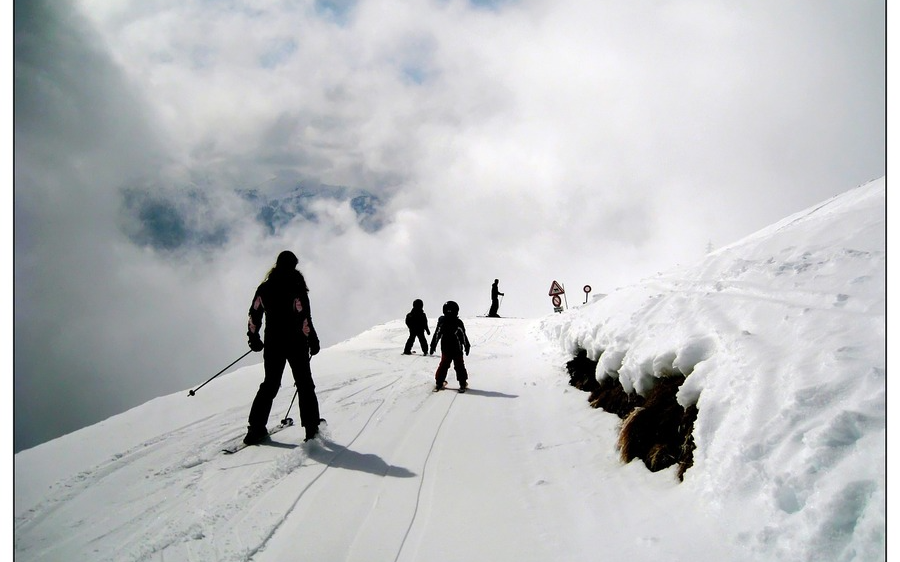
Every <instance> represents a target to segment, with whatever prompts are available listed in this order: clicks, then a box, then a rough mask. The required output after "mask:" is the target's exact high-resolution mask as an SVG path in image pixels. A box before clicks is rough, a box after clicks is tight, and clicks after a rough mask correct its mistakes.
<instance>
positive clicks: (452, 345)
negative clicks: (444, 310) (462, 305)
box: [431, 316, 471, 357]
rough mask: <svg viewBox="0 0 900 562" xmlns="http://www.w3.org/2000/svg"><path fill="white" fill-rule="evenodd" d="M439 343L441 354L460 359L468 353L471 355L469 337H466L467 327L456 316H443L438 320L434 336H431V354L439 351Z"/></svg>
mask: <svg viewBox="0 0 900 562" xmlns="http://www.w3.org/2000/svg"><path fill="white" fill-rule="evenodd" d="M438 341H440V342H441V353H442V354H444V355H450V356H452V357H458V356H460V355H462V354H463V351H465V352H466V355H468V354H469V348H470V347H471V346H470V345H469V336H467V335H466V326H465V324H463V321H462V320H460V319H459V318H458V317H456V316H441V317H440V318H438V321H437V327H436V328H435V329H434V335H433V336H431V353H434V350H435V349H437V343H438Z"/></svg>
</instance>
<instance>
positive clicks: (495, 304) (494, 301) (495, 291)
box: [488, 279, 503, 318]
mask: <svg viewBox="0 0 900 562" xmlns="http://www.w3.org/2000/svg"><path fill="white" fill-rule="evenodd" d="M499 283H500V280H499V279H494V284H493V285H491V310H490V312H488V316H489V317H491V318H500V315H499V314H497V311H498V310H500V300H499V299H498V298H497V297H498V296H500V297H502V296H503V293H501V292H500V289H499V288H498V285H499Z"/></svg>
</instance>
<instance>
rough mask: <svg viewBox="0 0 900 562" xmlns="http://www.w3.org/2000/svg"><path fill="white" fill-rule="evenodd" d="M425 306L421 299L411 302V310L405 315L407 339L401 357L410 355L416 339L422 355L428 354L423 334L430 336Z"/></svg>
mask: <svg viewBox="0 0 900 562" xmlns="http://www.w3.org/2000/svg"><path fill="white" fill-rule="evenodd" d="M424 307H425V304H424V303H423V302H422V299H416V300H414V301H413V307H412V310H410V311H409V312H408V313H407V314H406V327H407V328H409V338H408V339H407V340H406V346H404V348H403V355H412V346H413V343H414V342H415V341H416V339H417V338H418V340H419V345H420V346H422V353H423V354H424V353H428V341H427V340H426V339H425V334H426V333H427V334H428V335H429V336H430V335H431V330H429V329H428V316H426V315H425V308H424Z"/></svg>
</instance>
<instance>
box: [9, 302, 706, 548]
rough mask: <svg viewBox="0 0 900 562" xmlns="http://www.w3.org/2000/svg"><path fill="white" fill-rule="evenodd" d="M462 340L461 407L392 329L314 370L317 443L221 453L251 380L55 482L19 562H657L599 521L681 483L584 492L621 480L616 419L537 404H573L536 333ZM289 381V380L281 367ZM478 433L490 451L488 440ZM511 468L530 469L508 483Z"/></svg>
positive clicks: (402, 332)
mask: <svg viewBox="0 0 900 562" xmlns="http://www.w3.org/2000/svg"><path fill="white" fill-rule="evenodd" d="M466 326H467V329H468V332H469V339H470V341H471V342H472V353H471V355H470V356H469V357H467V358H466V365H467V368H468V370H469V375H470V378H469V383H470V390H469V392H467V393H466V394H463V395H460V394H459V393H457V392H455V391H453V389H454V388H455V387H456V381H455V374H454V371H453V369H452V368H451V370H450V374H449V377H448V378H449V382H450V387H449V389H448V391H446V392H440V393H434V392H432V388H433V385H434V370H435V369H436V367H437V359H436V358H434V357H432V358H426V357H424V356H418V355H413V356H403V355H401V354H400V350H402V346H403V342H404V341H405V338H406V335H407V332H406V329H405V327H404V326H403V325H402V323H401V322H399V321H398V322H394V323H390V324H388V325H385V326H381V327H377V328H376V329H375V331H376V334H375V335H376V337H373V338H372V339H371V341H370V340H368V339H367V338H366V335H365V334H363V335H361V336H360V337H359V338H357V339H355V340H352V341H351V342H350V343H349V344H348V346H349V348H348V349H344V347H342V346H341V345H338V346H335V347H334V348H332V349H331V350H328V351H327V353H333V354H339V355H341V357H340V358H339V359H340V360H335V361H331V362H325V361H322V362H319V361H318V360H317V359H314V366H313V373H314V376H315V378H316V381H317V384H318V385H319V389H318V396H319V402H320V406H321V412H322V416H323V417H324V418H326V419H327V423H326V424H324V425H323V429H322V432H321V436H320V437H319V438H317V439H316V440H313V441H311V442H309V443H302V430H301V429H300V426H299V425H296V426H295V427H296V428H297V429H294V428H293V427H291V428H287V429H285V430H283V431H281V432H279V433H278V434H276V435H275V436H274V437H273V439H272V441H271V442H270V443H268V444H265V445H261V446H254V447H248V448H246V449H244V450H242V451H240V452H238V453H236V454H234V455H224V454H222V453H221V452H220V450H221V447H222V445H223V443H225V442H226V441H228V440H231V439H235V438H238V436H239V435H240V434H241V431H242V429H243V427H244V425H245V419H246V415H247V412H248V410H249V404H250V401H252V397H253V394H254V393H255V390H256V387H257V385H258V382H259V378H258V376H253V375H243V376H245V378H246V379H247V380H246V384H245V394H244V395H241V396H234V397H228V399H229V400H228V401H227V403H225V404H223V407H222V410H221V413H220V414H216V415H206V416H204V417H201V418H199V419H197V420H196V421H195V422H193V423H190V424H186V425H184V426H182V427H179V428H177V429H176V430H173V431H169V432H166V433H163V434H161V435H159V436H157V437H154V438H152V439H149V440H146V441H145V442H143V443H142V444H141V445H139V446H136V447H132V448H130V449H128V450H125V451H123V452H122V453H119V454H115V455H113V456H112V458H110V459H109V460H108V461H106V462H103V463H99V464H97V465H95V466H94V467H93V468H91V469H89V470H84V471H82V472H80V473H79V474H78V475H76V476H75V477H72V478H69V479H66V480H64V481H61V482H60V483H57V484H56V485H55V486H54V488H53V491H51V492H50V493H49V494H47V495H45V496H44V500H43V501H42V502H40V503H39V504H37V505H36V506H34V507H32V508H31V509H29V510H27V511H25V512H23V513H22V514H20V515H19V516H18V517H17V518H16V524H15V533H16V542H15V552H16V559H17V560H21V561H53V560H66V561H67V562H70V561H80V560H85V561H87V560H90V561H92V562H93V561H107V560H109V561H112V560H115V561H163V560H165V561H169V562H171V561H173V560H184V561H207V560H217V561H246V560H256V561H260V562H266V561H282V560H314V561H316V562H328V561H343V562H364V561H373V560H377V561H391V560H393V561H394V562H412V561H417V560H433V561H437V560H469V559H476V558H479V559H492V560H516V561H517V562H537V561H543V560H550V559H561V558H556V557H557V556H563V557H565V556H566V552H572V553H578V552H581V553H583V552H586V551H590V550H591V549H593V548H594V547H593V543H595V541H601V542H606V543H607V545H606V546H605V547H604V548H605V549H606V552H608V553H615V552H634V553H638V554H641V555H644V556H648V554H647V553H648V552H649V553H651V554H652V555H653V556H655V555H656V553H657V550H658V545H659V543H660V540H661V539H660V538H659V537H656V536H648V537H643V538H640V539H639V540H638V542H637V543H635V542H634V539H631V538H623V537H620V536H617V534H616V533H615V530H614V529H613V530H609V531H605V532H604V531H603V529H602V527H603V525H602V524H601V521H603V520H604V517H608V516H609V514H606V515H605V516H604V512H605V511H604V509H603V506H606V505H616V504H617V503H619V502H621V501H626V500H625V498H627V497H629V496H631V495H633V494H634V493H635V490H634V489H633V487H631V486H630V485H629V484H627V483H625V481H624V480H622V479H623V478H627V477H629V475H631V476H632V477H633V476H634V474H637V475H638V477H639V478H641V479H644V480H647V481H648V482H649V486H650V489H648V490H647V491H646V492H644V491H639V492H638V493H640V494H641V495H642V497H646V498H649V497H650V495H651V494H652V493H653V489H654V486H655V488H656V489H659V487H660V486H661V485H662V486H663V488H666V489H671V488H674V487H675V486H676V484H675V482H674V479H673V478H672V476H671V474H668V475H666V474H665V473H663V474H659V475H655V476H650V474H649V473H647V472H646V469H644V468H643V467H642V466H629V467H626V470H625V471H624V472H622V471H621V470H620V471H619V474H618V476H614V477H612V482H613V484H616V486H614V487H613V488H612V489H611V491H606V492H602V491H596V490H592V491H590V492H588V493H587V494H585V493H584V490H583V488H582V487H581V486H582V485H581V484H580V483H579V482H580V481H582V482H583V481H587V480H589V479H590V478H592V477H593V476H590V475H594V474H597V468H596V466H595V464H592V463H598V462H599V463H601V464H604V465H607V466H608V468H607V471H608V472H613V473H615V472H616V470H615V469H616V467H620V466H621V465H620V464H619V463H618V460H617V459H616V457H615V453H614V446H613V442H614V439H615V434H614V430H613V428H614V427H615V424H616V421H613V420H612V419H611V418H612V417H611V416H604V415H602V414H598V413H597V412H595V411H593V410H590V409H589V408H586V407H585V403H584V396H583V395H581V393H577V392H574V391H573V392H571V394H570V396H568V400H569V401H568V402H562V403H563V404H569V406H570V410H567V411H558V410H559V408H560V407H561V406H559V403H560V402H559V401H557V400H554V401H550V402H549V403H545V400H546V398H545V397H546V395H547V393H548V392H557V391H559V392H563V393H564V394H569V390H568V387H567V384H566V379H565V376H564V374H563V373H562V367H561V365H562V364H563V363H564V360H565V358H564V357H562V356H561V355H557V354H556V353H555V352H553V353H545V355H540V354H538V355H536V354H535V352H534V350H535V349H540V348H542V347H543V348H545V349H546V348H547V347H546V344H542V343H540V342H539V341H538V338H539V337H541V336H539V335H538V332H539V330H538V328H537V323H535V322H533V321H523V320H504V319H469V320H467V321H466ZM342 354H346V356H343V355H342ZM536 357H538V358H539V360H537V361H536V360H535V358H536ZM338 366H339V367H338ZM338 369H340V371H338ZM257 373H260V374H261V368H257ZM285 377H286V378H285V379H284V382H288V381H290V375H289V369H288V370H286V372H285ZM292 396H293V387H292V386H284V387H283V388H282V390H281V392H280V393H279V395H278V397H277V398H276V401H275V404H274V405H273V409H272V415H271V416H270V424H275V423H278V421H280V419H281V418H282V417H283V415H284V412H285V409H286V408H287V405H288V404H290V402H291V398H292ZM173 400H175V401H173V402H172V404H173V407H184V406H183V404H184V403H183V402H178V399H176V398H173ZM294 414H295V412H294V413H292V414H291V415H294ZM481 433H484V434H485V435H487V436H489V437H488V438H487V439H479V438H478V437H479V434H481ZM495 443H499V444H500V445H499V447H500V449H495V448H494V447H495V445H493V444H495ZM501 449H502V450H501ZM585 458H588V459H591V458H593V459H594V460H593V461H591V462H587V463H585V462H584V459H585ZM510 459H516V460H515V461H514V462H516V463H517V464H518V465H521V466H522V467H523V468H522V471H520V472H517V473H516V474H509V473H508V470H507V468H506V467H508V466H509V464H508V463H509V462H510ZM576 465H577V466H576ZM576 473H577V474H576ZM523 474H525V475H526V476H523ZM578 475H580V476H578ZM459 482H467V483H469V484H468V485H467V486H463V487H461V486H459V485H458V483H459ZM661 482H664V484H660V483H661ZM135 483H139V484H135ZM654 483H655V484H654ZM645 484H646V483H645ZM629 488H631V489H629ZM617 489H618V490H619V491H616V490H617ZM621 490H627V491H621ZM559 494H564V495H566V496H567V497H569V505H571V506H572V509H573V517H572V519H571V520H569V521H559V520H555V519H552V520H551V519H547V517H546V516H545V515H544V513H545V512H552V509H550V510H548V509H547V507H546V506H549V505H554V502H556V501H558V500H557V498H558V496H559ZM646 501H648V502H650V501H651V499H646ZM499 520H503V521H504V523H503V525H497V524H496V523H497V521H499ZM691 520H692V521H693V520H695V519H694V518H692V519H691ZM312 522H314V523H312ZM632 524H633V525H636V526H640V522H633V523H632ZM323 528H327V529H329V532H328V533H327V534H325V535H323V534H322V533H321V529H323ZM95 529H96V530H95ZM457 536H464V537H465V540H460V541H456V540H454V538H455V537H457ZM623 541H624V542H623ZM662 554H665V553H662ZM669 554H671V553H669ZM676 558H677V557H676ZM639 559H640V558H639ZM643 559H647V558H643Z"/></svg>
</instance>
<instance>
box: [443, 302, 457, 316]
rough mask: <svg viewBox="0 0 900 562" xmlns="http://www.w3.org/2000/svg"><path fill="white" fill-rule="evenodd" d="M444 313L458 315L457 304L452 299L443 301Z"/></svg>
mask: <svg viewBox="0 0 900 562" xmlns="http://www.w3.org/2000/svg"><path fill="white" fill-rule="evenodd" d="M444 314H448V315H450V316H457V315H459V305H458V304H456V303H455V302H453V301H447V302H445V303H444Z"/></svg>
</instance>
